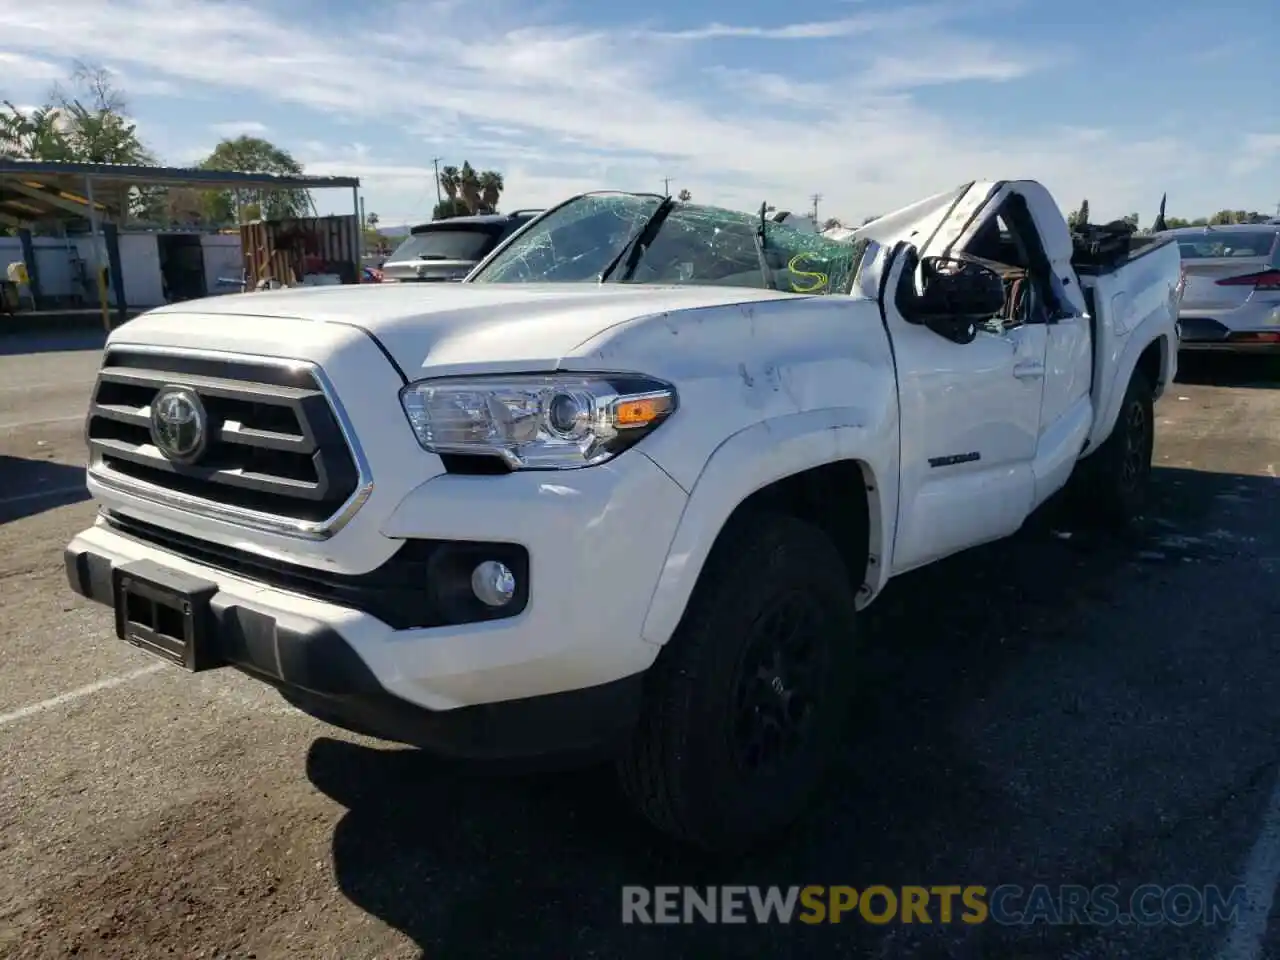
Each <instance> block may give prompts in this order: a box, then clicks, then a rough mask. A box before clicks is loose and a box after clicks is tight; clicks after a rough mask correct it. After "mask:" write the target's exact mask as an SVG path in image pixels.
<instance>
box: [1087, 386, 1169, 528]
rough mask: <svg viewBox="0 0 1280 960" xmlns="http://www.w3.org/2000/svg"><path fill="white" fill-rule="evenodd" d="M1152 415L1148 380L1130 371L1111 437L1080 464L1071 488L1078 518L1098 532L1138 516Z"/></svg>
mask: <svg viewBox="0 0 1280 960" xmlns="http://www.w3.org/2000/svg"><path fill="white" fill-rule="evenodd" d="M1154 445H1155V409H1154V400H1153V397H1152V387H1151V383H1150V381H1149V380H1148V379H1147V376H1146V374H1144V373H1143V372H1142V371H1141V370H1134V371H1133V376H1132V377H1130V379H1129V386H1128V388H1127V389H1126V390H1125V394H1124V400H1122V401H1121V403H1120V412H1119V414H1117V416H1116V424H1115V426H1114V427H1113V428H1112V429H1111V435H1110V436H1108V437H1107V439H1106V440H1104V441H1103V443H1102V445H1101V446H1100V447H1098V450H1097V452H1095V453H1094V454H1093V455H1092V456H1090V457H1086V458H1085V459H1084V460H1082V461H1081V462H1080V466H1079V468H1078V469H1079V474H1078V476H1077V478H1076V482H1075V483H1074V484H1073V487H1074V489H1073V493H1074V495H1075V496H1074V500H1075V507H1076V512H1077V513H1078V515H1079V516H1080V517H1081V519H1083V520H1085V521H1087V522H1089V523H1092V524H1095V525H1101V526H1109V527H1115V528H1123V527H1125V526H1127V525H1128V524H1130V523H1131V522H1132V521H1133V520H1135V519H1136V518H1137V517H1138V516H1140V515H1141V513H1142V510H1143V508H1144V507H1145V506H1146V503H1147V490H1148V487H1149V485H1150V480H1151V454H1152V450H1153V449H1154Z"/></svg>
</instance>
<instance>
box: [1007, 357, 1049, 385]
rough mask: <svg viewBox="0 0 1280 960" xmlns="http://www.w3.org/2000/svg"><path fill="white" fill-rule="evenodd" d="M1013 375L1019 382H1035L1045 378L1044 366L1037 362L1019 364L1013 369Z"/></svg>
mask: <svg viewBox="0 0 1280 960" xmlns="http://www.w3.org/2000/svg"><path fill="white" fill-rule="evenodd" d="M1013 375H1014V376H1015V377H1017V378H1018V379H1019V380H1035V379H1036V378H1037V377H1043V376H1044V364H1043V363H1036V362H1035V361H1027V362H1026V363H1019V364H1017V365H1016V366H1015V367H1014V368H1013Z"/></svg>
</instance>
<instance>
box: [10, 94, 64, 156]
mask: <svg viewBox="0 0 1280 960" xmlns="http://www.w3.org/2000/svg"><path fill="white" fill-rule="evenodd" d="M0 104H2V105H3V107H4V109H3V111H0V157H7V158H10V159H16V160H71V159H72V158H73V151H72V149H71V144H70V143H68V142H67V122H66V118H65V117H64V116H63V114H62V112H61V111H60V110H59V109H58V108H57V107H54V106H45V107H34V108H32V109H31V110H30V111H26V112H24V111H23V110H22V109H21V108H20V107H17V106H15V105H14V104H12V103H10V102H9V101H8V100H4V101H0Z"/></svg>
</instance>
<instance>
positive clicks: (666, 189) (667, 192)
mask: <svg viewBox="0 0 1280 960" xmlns="http://www.w3.org/2000/svg"><path fill="white" fill-rule="evenodd" d="M662 195H663V196H664V197H669V196H671V178H670V177H663V178H662Z"/></svg>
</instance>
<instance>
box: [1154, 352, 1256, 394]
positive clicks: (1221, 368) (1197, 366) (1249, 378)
mask: <svg viewBox="0 0 1280 960" xmlns="http://www.w3.org/2000/svg"><path fill="white" fill-rule="evenodd" d="M1176 382H1177V383H1187V384H1195V385H1197V386H1202V387H1254V388H1257V389H1262V390H1275V389H1278V388H1280V355H1276V356H1244V355H1239V354H1230V353H1181V354H1179V355H1178V377H1177V380H1176Z"/></svg>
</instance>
